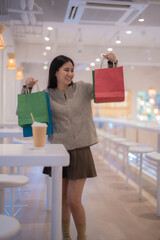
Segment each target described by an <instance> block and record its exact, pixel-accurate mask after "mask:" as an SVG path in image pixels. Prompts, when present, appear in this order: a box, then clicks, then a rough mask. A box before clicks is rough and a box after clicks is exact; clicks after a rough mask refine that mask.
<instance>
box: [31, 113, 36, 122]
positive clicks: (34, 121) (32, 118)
mask: <svg viewBox="0 0 160 240" xmlns="http://www.w3.org/2000/svg"><path fill="white" fill-rule="evenodd" d="M31 118H32V121H33V122H35V120H34V117H33V114H32V113H31Z"/></svg>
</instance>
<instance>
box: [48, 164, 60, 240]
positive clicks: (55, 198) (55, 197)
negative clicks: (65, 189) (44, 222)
mask: <svg viewBox="0 0 160 240" xmlns="http://www.w3.org/2000/svg"><path fill="white" fill-rule="evenodd" d="M61 219H62V167H52V211H51V237H50V240H60V239H62V229H61Z"/></svg>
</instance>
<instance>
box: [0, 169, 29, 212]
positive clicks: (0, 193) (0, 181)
mask: <svg viewBox="0 0 160 240" xmlns="http://www.w3.org/2000/svg"><path fill="white" fill-rule="evenodd" d="M28 182H29V178H28V177H26V176H24V175H10V174H0V214H4V190H5V189H6V188H12V202H11V204H10V206H11V208H10V215H11V216H13V215H14V188H16V187H21V186H24V185H25V184H27V183H28Z"/></svg>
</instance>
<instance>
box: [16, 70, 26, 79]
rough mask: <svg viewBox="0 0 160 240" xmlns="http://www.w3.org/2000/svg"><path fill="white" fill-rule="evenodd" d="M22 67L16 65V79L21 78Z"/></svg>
mask: <svg viewBox="0 0 160 240" xmlns="http://www.w3.org/2000/svg"><path fill="white" fill-rule="evenodd" d="M23 78H24V77H23V67H17V73H16V79H17V80H23Z"/></svg>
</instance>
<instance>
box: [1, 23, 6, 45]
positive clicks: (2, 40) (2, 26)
mask: <svg viewBox="0 0 160 240" xmlns="http://www.w3.org/2000/svg"><path fill="white" fill-rule="evenodd" d="M4 29H5V26H4V25H3V24H0V49H4V48H5V47H6V45H5V42H4V39H3V35H2V32H3V31H4Z"/></svg>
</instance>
